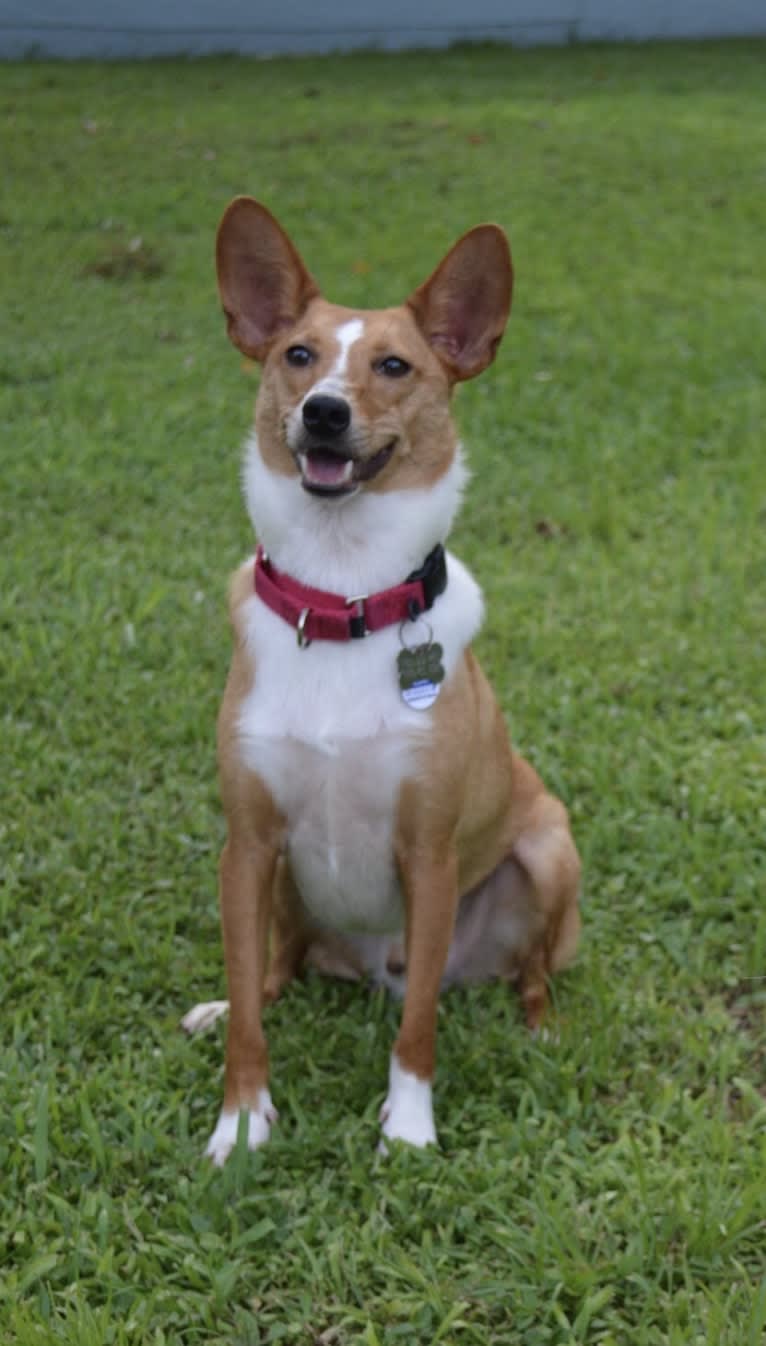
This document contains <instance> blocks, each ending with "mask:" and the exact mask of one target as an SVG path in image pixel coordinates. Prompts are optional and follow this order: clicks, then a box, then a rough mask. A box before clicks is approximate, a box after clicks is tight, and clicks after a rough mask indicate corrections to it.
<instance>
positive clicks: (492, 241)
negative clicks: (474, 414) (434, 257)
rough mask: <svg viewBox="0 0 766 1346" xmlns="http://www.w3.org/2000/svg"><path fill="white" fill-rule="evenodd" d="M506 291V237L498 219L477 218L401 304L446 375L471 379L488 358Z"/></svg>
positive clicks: (501, 327) (509, 280) (509, 269)
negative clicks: (490, 221)
mask: <svg viewBox="0 0 766 1346" xmlns="http://www.w3.org/2000/svg"><path fill="white" fill-rule="evenodd" d="M512 291H513V266H512V265H511V252H510V248H509V247H508V240H507V238H506V236H505V234H504V233H503V230H502V229H501V228H500V227H499V226H498V225H496V224H479V225H477V227H476V228H475V229H469V231H468V233H467V234H463V237H462V238H459V239H458V241H457V243H456V244H455V245H454V247H453V248H451V249H450V251H449V252H448V253H447V256H446V257H445V258H444V259H443V261H441V262H440V263H439V265H438V266H437V268H436V270H435V271H434V272H433V274H432V275H430V276H429V277H428V280H427V281H425V282H424V284H423V285H420V286H419V287H418V289H417V290H415V292H414V294H411V295H410V297H409V299H408V300H407V305H408V307H409V308H411V309H412V311H413V313H414V314H415V318H416V319H417V322H418V325H419V327H420V329H421V331H422V332H423V335H424V336H425V338H426V340H427V341H428V342H429V344H430V345H431V346H433V349H434V352H435V353H436V355H438V357H439V359H440V360H441V361H442V364H444V365H446V367H447V371H448V373H449V374H450V376H451V378H452V379H454V380H459V379H472V378H474V376H475V375H476V374H480V373H481V371H482V369H486V367H487V365H488V364H491V363H492V361H493V360H494V358H495V352H496V350H497V348H498V346H499V345H500V340H501V338H502V335H503V332H504V331H505V324H506V323H507V321H508V314H509V313H510V311H511V294H512Z"/></svg>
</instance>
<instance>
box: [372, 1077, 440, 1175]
mask: <svg viewBox="0 0 766 1346" xmlns="http://www.w3.org/2000/svg"><path fill="white" fill-rule="evenodd" d="M380 1120H381V1122H382V1124H383V1125H382V1131H383V1136H384V1137H385V1139H384V1140H382V1141H381V1142H380V1145H379V1147H378V1148H379V1149H380V1151H381V1153H382V1154H387V1153H388V1150H387V1146H386V1143H385V1142H386V1140H405V1141H406V1142H407V1144H408V1145H416V1146H417V1147H418V1149H423V1148H424V1146H426V1145H435V1144H436V1127H435V1126H434V1112H433V1104H432V1101H431V1084H430V1081H429V1080H419V1079H418V1077H417V1075H413V1074H412V1073H411V1072H410V1071H409V1070H403V1069H402V1067H401V1066H400V1064H399V1062H398V1061H397V1059H396V1056H395V1054H394V1053H392V1054H391V1069H390V1072H389V1078H388V1097H387V1098H386V1101H385V1103H384V1104H383V1107H382V1108H381V1109H380Z"/></svg>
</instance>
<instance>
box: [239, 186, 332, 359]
mask: <svg viewBox="0 0 766 1346" xmlns="http://www.w3.org/2000/svg"><path fill="white" fill-rule="evenodd" d="M215 256H216V267H217V271H218V291H219V293H220V296H221V303H222V304H223V311H224V313H225V314H226V324H227V328H228V332H229V338H230V340H231V341H233V343H234V345H235V346H237V347H239V349H240V350H241V351H243V352H244V354H245V355H249V356H251V357H252V359H254V360H265V358H266V356H267V354H268V351H269V347H270V345H271V343H272V341H273V340H274V338H275V337H276V336H277V335H278V333H279V332H280V330H281V329H282V328H283V327H289V326H290V325H291V324H292V323H294V322H296V321H297V320H298V318H299V317H300V315H301V313H302V312H303V310H304V309H305V307H306V305H307V304H308V302H309V300H310V299H313V298H315V296H316V295H318V294H319V286H318V285H317V283H316V281H315V280H314V279H313V277H312V276H311V275H310V274H309V272H308V271H307V270H306V267H305V266H304V264H303V262H302V261H301V258H300V256H299V254H298V252H297V250H296V248H294V247H293V244H292V243H291V242H290V239H289V238H288V237H287V234H286V233H285V231H284V229H283V228H282V226H281V225H280V224H278V223H277V221H276V220H275V219H274V216H273V215H272V214H271V212H270V211H268V210H267V209H266V207H265V206H262V205H261V204H260V202H258V201H254V200H253V198H252V197H251V196H236V197H235V198H234V200H233V201H232V202H231V203H230V205H229V206H228V207H227V208H226V210H225V212H224V215H223V219H222V220H221V223H220V224H219V226H218V237H217V239H216V249H215Z"/></svg>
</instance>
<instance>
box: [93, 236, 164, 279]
mask: <svg viewBox="0 0 766 1346" xmlns="http://www.w3.org/2000/svg"><path fill="white" fill-rule="evenodd" d="M164 271H165V263H164V261H163V260H162V258H161V257H160V255H159V253H158V252H156V251H155V249H154V248H153V247H152V246H151V245H150V244H148V243H145V242H144V240H143V239H142V238H140V237H137V238H131V239H130V241H129V242H128V243H112V244H111V246H110V247H109V248H108V250H107V251H106V252H104V253H102V255H101V256H100V257H97V258H96V259H95V260H94V261H92V262H88V263H87V265H86V266H84V267H83V275H85V276H100V277H101V279H102V280H117V281H126V280H133V279H136V278H137V279H140V280H155V279H156V278H157V277H158V276H161V275H163V273H164Z"/></svg>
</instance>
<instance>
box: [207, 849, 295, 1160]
mask: <svg viewBox="0 0 766 1346" xmlns="http://www.w3.org/2000/svg"><path fill="white" fill-rule="evenodd" d="M278 855H279V850H278V846H276V845H275V844H274V843H273V842H269V843H262V842H258V841H256V840H255V839H253V838H251V837H249V836H248V837H240V836H238V835H236V834H232V833H230V835H229V840H228V841H227V843H226V845H225V847H224V850H223V854H222V856H221V865H220V883H221V925H222V928H223V945H224V954H225V958H226V978H227V981H228V986H229V1005H230V1011H229V1028H228V1036H227V1040H226V1084H225V1088H224V1097H223V1108H222V1110H221V1115H220V1117H219V1119H218V1124H217V1126H216V1128H215V1131H214V1132H213V1134H212V1136H211V1137H210V1140H209V1142H208V1146H207V1151H206V1153H207V1154H208V1155H209V1156H210V1158H211V1159H212V1160H213V1162H214V1163H215V1164H217V1165H219V1166H220V1165H221V1164H223V1163H224V1162H225V1160H226V1158H227V1156H228V1154H229V1152H230V1151H231V1150H232V1148H233V1146H234V1144H235V1142H236V1139H237V1129H238V1125H239V1116H240V1113H242V1112H245V1113H246V1114H247V1143H248V1148H249V1149H251V1150H254V1149H256V1148H257V1147H258V1146H259V1145H262V1144H263V1142H264V1141H266V1140H268V1138H269V1131H270V1127H271V1123H272V1122H273V1121H274V1119H275V1117H276V1112H275V1110H274V1108H273V1106H272V1102H271V1095H270V1094H269V1089H268V1081H269V1063H268V1049H267V1046H266V1039H265V1037H264V1034H263V1028H262V1025H261V1008H262V1004H263V984H264V979H265V976H266V958H267V953H268V938H269V920H270V915H271V902H272V888H273V884H274V873H275V869H276V865H277V859H278Z"/></svg>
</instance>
